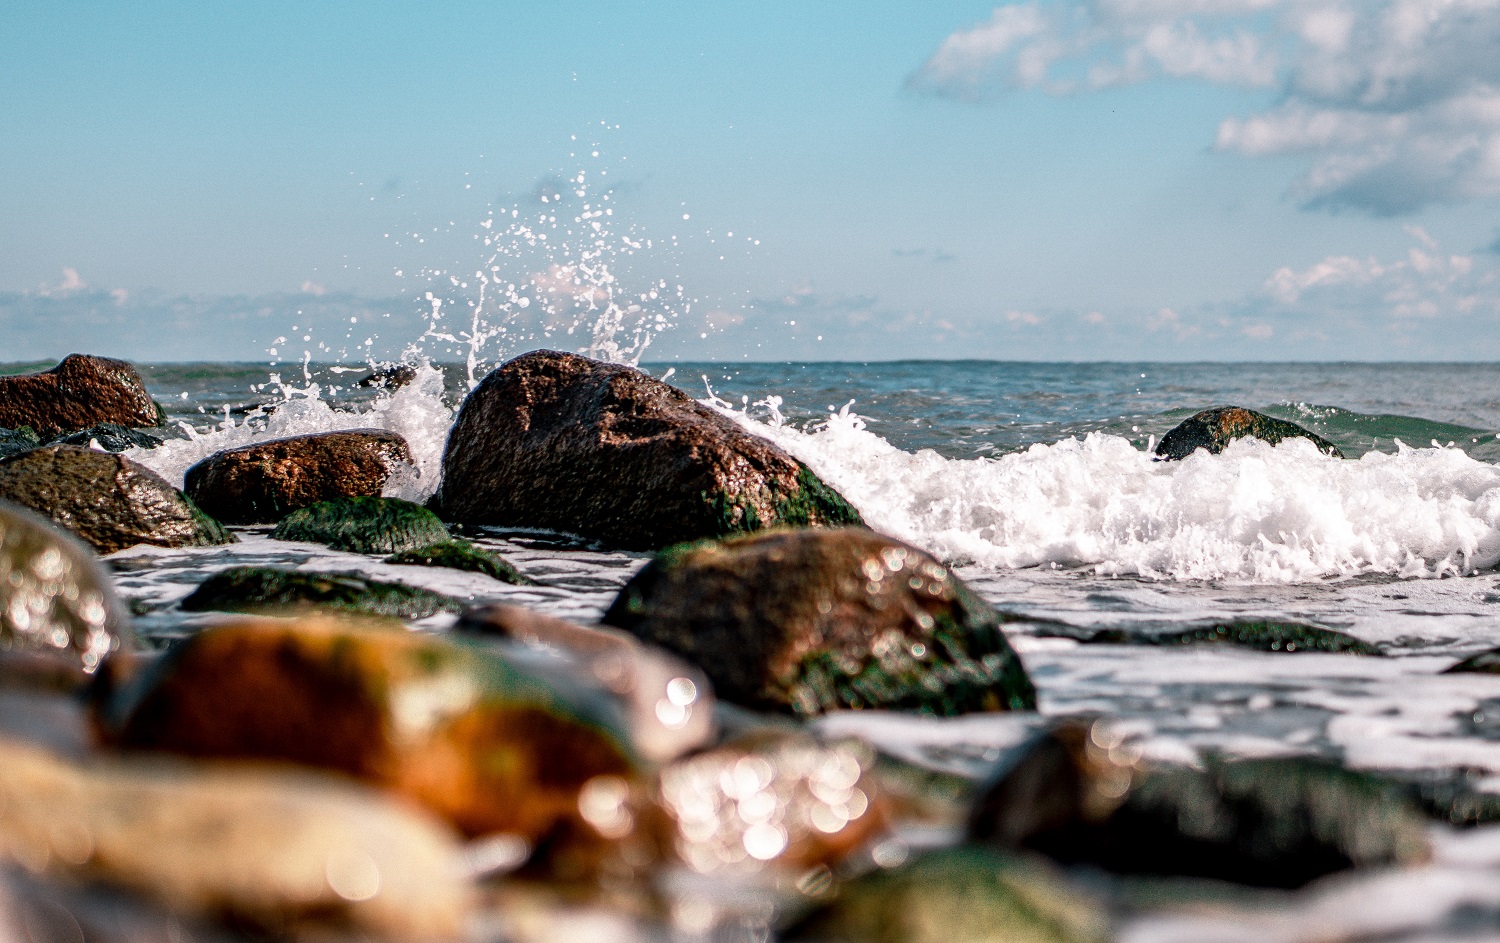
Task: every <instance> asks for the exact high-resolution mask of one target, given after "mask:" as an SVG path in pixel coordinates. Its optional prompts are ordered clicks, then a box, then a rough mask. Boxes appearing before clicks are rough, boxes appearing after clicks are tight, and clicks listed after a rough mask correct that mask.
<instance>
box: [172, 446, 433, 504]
mask: <svg viewBox="0 0 1500 943" xmlns="http://www.w3.org/2000/svg"><path fill="white" fill-rule="evenodd" d="M411 465H412V457H411V450H410V449H409V448H408V447H407V444H406V440H405V439H403V438H402V437H401V436H399V435H397V434H395V433H394V432H386V431H384V430H382V429H356V430H352V431H347V432H320V433H315V434H312V435H299V436H292V437H290V438H286V439H275V440H272V441H270V442H257V443H255V444H254V445H246V446H242V447H240V448H236V449H226V450H225V451H223V452H216V453H214V454H213V455H210V456H209V457H208V458H206V459H204V460H203V461H201V462H199V463H198V464H196V465H194V466H193V467H192V468H189V469H188V470H187V475H186V478H185V483H184V486H183V487H184V489H185V490H186V491H187V493H188V496H189V497H191V498H192V499H193V500H194V501H197V502H198V504H199V505H200V506H201V507H202V508H203V509H204V510H205V511H207V512H208V513H210V514H212V515H214V516H215V517H217V518H219V520H222V521H224V522H225V523H227V524H274V523H275V522H277V521H279V520H281V519H282V518H283V517H285V516H286V515H287V514H289V513H290V512H292V511H295V510H297V509H299V508H305V507H307V506H308V505H310V504H317V503H318V502H319V501H328V500H332V499H334V498H348V497H358V496H379V495H380V492H381V490H382V489H383V488H384V487H385V483H386V481H387V480H388V479H389V478H390V477H391V475H392V474H394V473H395V472H396V471H398V470H400V469H406V468H410V467H411Z"/></svg>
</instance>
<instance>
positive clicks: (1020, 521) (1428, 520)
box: [707, 397, 1500, 583]
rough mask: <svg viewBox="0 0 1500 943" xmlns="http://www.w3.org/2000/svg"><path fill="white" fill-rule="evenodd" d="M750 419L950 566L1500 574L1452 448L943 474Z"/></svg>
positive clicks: (874, 443) (1497, 484)
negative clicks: (1489, 571) (1353, 455)
mask: <svg viewBox="0 0 1500 943" xmlns="http://www.w3.org/2000/svg"><path fill="white" fill-rule="evenodd" d="M707 402H710V403H712V404H714V405H717V406H719V407H720V408H721V409H723V407H725V406H727V404H725V403H723V402H722V401H719V400H716V399H713V398H712V397H711V398H710V399H709V400H708V401H707ZM762 405H763V406H764V407H768V408H769V412H770V414H771V416H770V420H769V421H766V422H761V421H757V420H756V419H753V418H751V417H750V416H749V415H747V414H746V413H745V412H744V411H732V410H727V409H726V410H724V411H725V412H727V413H728V414H729V415H731V416H733V417H734V418H735V419H736V420H737V421H739V422H740V423H741V424H743V425H744V426H745V427H746V428H747V429H749V430H750V431H752V432H755V433H757V434H759V435H763V436H765V437H767V438H769V439H771V440H772V441H774V442H776V443H777V444H779V445H781V446H782V447H783V448H785V449H786V450H787V451H789V452H791V453H792V454H793V455H795V456H796V457H797V458H799V459H801V460H802V461H803V462H804V463H806V464H807V465H808V466H809V467H810V468H812V470H813V471H814V472H816V473H817V474H818V475H819V477H821V478H822V479H823V480H824V481H825V482H827V483H828V484H829V485H831V486H833V487H834V488H836V489H838V491H839V492H840V493H842V494H843V495H844V496H845V497H846V498H847V499H848V500H849V501H850V502H851V503H852V504H853V505H854V506H855V507H856V508H858V509H859V511H860V513H861V514H862V515H863V516H864V518H865V520H866V522H867V523H869V524H870V525H871V526H872V527H874V528H876V529H878V530H881V531H884V532H886V533H889V534H891V535H892V536H895V537H898V538H901V539H903V540H907V541H909V542H911V543H913V544H916V545H917V546H920V547H923V548H925V549H927V550H929V551H931V552H933V553H935V554H937V555H938V556H939V557H942V558H943V559H946V560H950V561H962V562H971V563H974V564H977V565H979V566H982V567H996V568H1016V567H1034V566H1046V565H1056V566H1063V567H1075V566H1090V567H1092V568H1093V569H1094V570H1095V571H1096V572H1097V573H1099V574H1101V575H1115V576H1118V575H1137V576H1142V577H1146V578H1151V579H1172V580H1214V579H1232V580H1249V581H1257V582H1282V583H1287V582H1298V581H1308V580H1316V579H1322V578H1327V577H1348V576H1355V575H1360V574H1371V573H1383V574H1390V575H1394V576H1401V577H1439V576H1449V575H1457V574H1462V573H1471V572H1474V571H1475V570H1477V569H1482V568H1487V567H1491V566H1494V565H1495V564H1496V563H1497V562H1500V468H1497V467H1496V466H1494V465H1489V464H1485V463H1483V462H1479V461H1476V460H1475V459H1473V458H1470V457H1469V456H1468V455H1466V454H1465V453H1464V452H1463V451H1462V450H1460V449H1456V448H1427V449H1412V448H1406V447H1404V446H1399V447H1398V450H1397V451H1396V452H1395V453H1380V452H1372V453H1369V454H1367V455H1365V456H1363V457H1362V458H1360V459H1357V460H1339V459H1336V458H1331V457H1329V456H1326V455H1323V454H1322V453H1320V452H1319V451H1318V450H1317V449H1316V448H1314V447H1313V445H1312V444H1311V443H1310V442H1308V441H1306V440H1303V439H1294V440H1290V441H1287V442H1283V443H1282V444H1280V445H1278V446H1275V447H1272V446H1270V445H1267V444H1265V443H1263V442H1260V441H1258V440H1253V439H1241V440H1238V441H1236V442H1234V443H1232V444H1231V445H1230V446H1229V448H1227V449H1226V450H1225V451H1224V452H1223V453H1222V454H1220V455H1208V454H1207V453H1202V452H1200V453H1198V454H1195V455H1193V456H1190V457H1188V458H1187V459H1185V460H1183V461H1178V462H1164V461H1156V460H1154V459H1153V457H1152V456H1151V455H1150V454H1149V453H1147V452H1144V451H1142V450H1140V449H1138V448H1136V447H1135V446H1133V445H1131V443H1130V442H1129V441H1128V440H1126V439H1123V438H1120V437H1117V436H1110V435H1104V434H1100V433H1093V434H1090V435H1088V436H1087V437H1085V438H1083V439H1076V438H1070V439H1066V440H1064V441H1061V442H1057V443H1055V444H1051V445H1033V446H1031V447H1030V448H1028V449H1026V450H1025V451H1022V452H1017V453H1013V454H1009V455H1004V456H1000V457H997V458H975V459H952V458H944V457H943V456H941V455H939V454H938V453H936V452H933V451H930V450H922V451H919V452H915V453H911V452H903V451H901V450H900V449H897V448H896V447H895V446H893V445H891V444H890V443H889V442H887V441H886V440H884V439H882V438H881V437H879V436H878V435H875V434H874V433H872V432H870V431H869V430H868V429H867V428H866V427H865V423H864V422H863V420H861V419H860V417H859V416H858V415H856V414H854V413H852V412H850V411H849V409H848V407H845V409H843V410H841V411H839V412H837V413H833V414H831V415H830V416H829V418H828V419H827V420H826V421H824V422H820V423H817V424H815V425H811V426H809V427H807V428H805V429H797V428H794V427H793V426H791V425H789V424H786V423H784V422H781V421H780V416H779V413H778V412H777V411H776V409H775V407H776V406H777V405H778V404H777V403H776V402H775V401H774V398H773V399H772V400H771V401H768V402H767V403H765V404H762Z"/></svg>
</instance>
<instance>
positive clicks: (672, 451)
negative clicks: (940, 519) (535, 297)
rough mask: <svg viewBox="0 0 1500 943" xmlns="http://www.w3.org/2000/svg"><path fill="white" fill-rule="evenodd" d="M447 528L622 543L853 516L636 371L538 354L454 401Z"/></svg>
mask: <svg viewBox="0 0 1500 943" xmlns="http://www.w3.org/2000/svg"><path fill="white" fill-rule="evenodd" d="M440 501H441V510H440V511H439V513H441V514H442V515H443V517H444V519H446V520H450V521H460V522H463V523H466V524H493V525H499V526H505V527H537V528H545V529H548V530H557V531H565V532H568V533H573V534H579V535H582V536H584V537H589V538H592V539H595V540H600V541H603V542H605V543H608V544H611V545H614V546H617V547H622V548H626V549H637V550H650V549H658V548H661V547H667V546H670V545H672V544H675V543H679V542H681V541H685V540H697V539H701V538H704V537H718V536H723V535H726V534H733V533H739V532H744V531H754V530H759V529H761V528H765V527H772V526H775V525H777V524H788V525H796V526H813V525H835V524H856V523H859V522H860V518H859V514H858V513H857V512H856V511H855V510H854V509H853V508H852V507H850V506H849V504H848V503H847V502H846V501H845V500H844V499H843V498H842V497H840V496H839V494H838V493H837V492H836V491H834V490H833V489H832V488H829V487H828V486H827V485H825V484H824V483H823V482H821V481H820V480H819V479H818V478H817V476H816V475H814V474H813V473H812V472H811V471H810V470H808V468H807V467H806V466H804V465H802V464H801V463H800V462H798V461H797V460H796V459H794V458H792V457H791V456H789V455H787V454H786V453H785V452H783V451H782V450H781V449H780V448H778V447H777V446H775V445H773V444H772V443H770V442H769V441H767V440H765V439H762V438H760V437H758V436H754V435H751V434H750V433H749V432H746V431H745V430H743V429H741V428H740V427H739V426H738V425H736V424H735V423H734V422H732V421H731V420H729V419H727V418H725V417H724V416H722V415H720V414H719V413H716V412H714V411H713V410H711V409H709V408H708V407H706V406H702V405H700V404H698V403H696V402H694V401H693V400H692V399H691V398H690V397H688V396H687V394H685V393H683V392H681V391H679V390H677V389H675V388H673V387H670V386H668V385H667V384H665V383H662V382H661V381H659V380H655V379H652V378H651V377H649V376H647V375H646V374H644V373H642V372H640V371H639V370H634V369H632V368H630V367H624V366H620V365H617V364H608V363H601V362H599V361H596V360H590V359H588V358H587V357H580V356H577V355H575V354H564V353H558V352H556V351H537V352H534V353H530V354H524V355H522V356H520V357H517V358H515V359H514V360H512V361H510V362H509V363H506V364H504V365H503V366H501V367H499V368H498V369H496V370H495V371H494V372H492V373H491V374H490V375H489V376H488V377H486V378H485V379H484V382H482V383H480V385H479V386H478V387H477V388H475V390H474V391H473V392H472V393H470V394H469V396H468V398H467V399H465V400H464V404H463V408H462V409H461V410H460V411H459V415H458V421H457V422H456V423H455V424H454V426H453V431H452V432H451V433H450V434H449V437H448V446H447V450H446V452H445V454H444V456H443V484H442V489H441V498H440Z"/></svg>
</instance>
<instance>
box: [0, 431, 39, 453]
mask: <svg viewBox="0 0 1500 943" xmlns="http://www.w3.org/2000/svg"><path fill="white" fill-rule="evenodd" d="M41 444H42V440H41V437H40V436H38V435H37V434H36V430H35V429H33V428H31V427H30V426H22V427H21V428H19V429H0V459H3V458H10V457H11V456H12V455H20V454H21V453H22V452H30V451H31V450H32V449H34V448H37V447H38V446H40V445H41Z"/></svg>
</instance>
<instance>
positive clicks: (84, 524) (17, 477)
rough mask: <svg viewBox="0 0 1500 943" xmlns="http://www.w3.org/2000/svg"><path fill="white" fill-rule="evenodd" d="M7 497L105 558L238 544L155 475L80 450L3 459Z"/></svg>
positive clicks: (2, 492) (56, 448)
mask: <svg viewBox="0 0 1500 943" xmlns="http://www.w3.org/2000/svg"><path fill="white" fill-rule="evenodd" d="M0 498H3V499H5V500H7V501H13V502H15V503H16V504H21V505H25V506H26V507H29V508H31V509H32V510H34V511H38V512H40V513H42V514H44V515H46V516H47V517H49V518H51V519H52V521H53V522H54V523H57V524H60V525H61V526H63V527H65V528H67V529H68V530H70V531H72V532H73V533H75V534H77V535H78V536H79V537H82V538H83V539H84V541H85V542H87V543H88V544H89V545H91V546H92V547H93V548H94V549H95V550H97V551H98V552H100V553H113V552H115V551H116V550H123V549H125V548H126V547H133V546H135V545H136V544H152V545H154V546H157V547H207V546H212V545H214V544H224V543H231V542H233V541H234V539H235V538H234V536H233V535H232V534H230V533H229V532H227V531H226V530H225V529H224V528H223V527H222V526H221V525H220V524H219V522H218V521H215V520H214V519H213V518H211V517H209V516H208V515H206V514H204V513H203V512H202V511H201V510H199V509H198V507H197V506H196V505H194V504H193V502H192V501H190V500H188V498H186V497H185V496H184V495H183V493H182V492H181V491H178V490H177V489H176V488H173V487H172V486H171V485H169V484H167V483H166V482H165V481H164V480H162V478H161V476H160V475H158V474H157V473H156V472H154V471H152V470H151V469H149V468H146V467H145V466H144V465H138V464H136V463H135V462H132V461H131V460H130V459H128V458H125V457H124V456H121V455H112V454H109V453H106V452H95V451H92V450H91V449H86V448H80V447H79V446H76V445H49V446H46V447H45V448H40V449H34V450H32V451H30V452H26V453H23V454H21V455H16V456H14V457H12V458H9V459H5V460H4V461H0Z"/></svg>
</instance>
